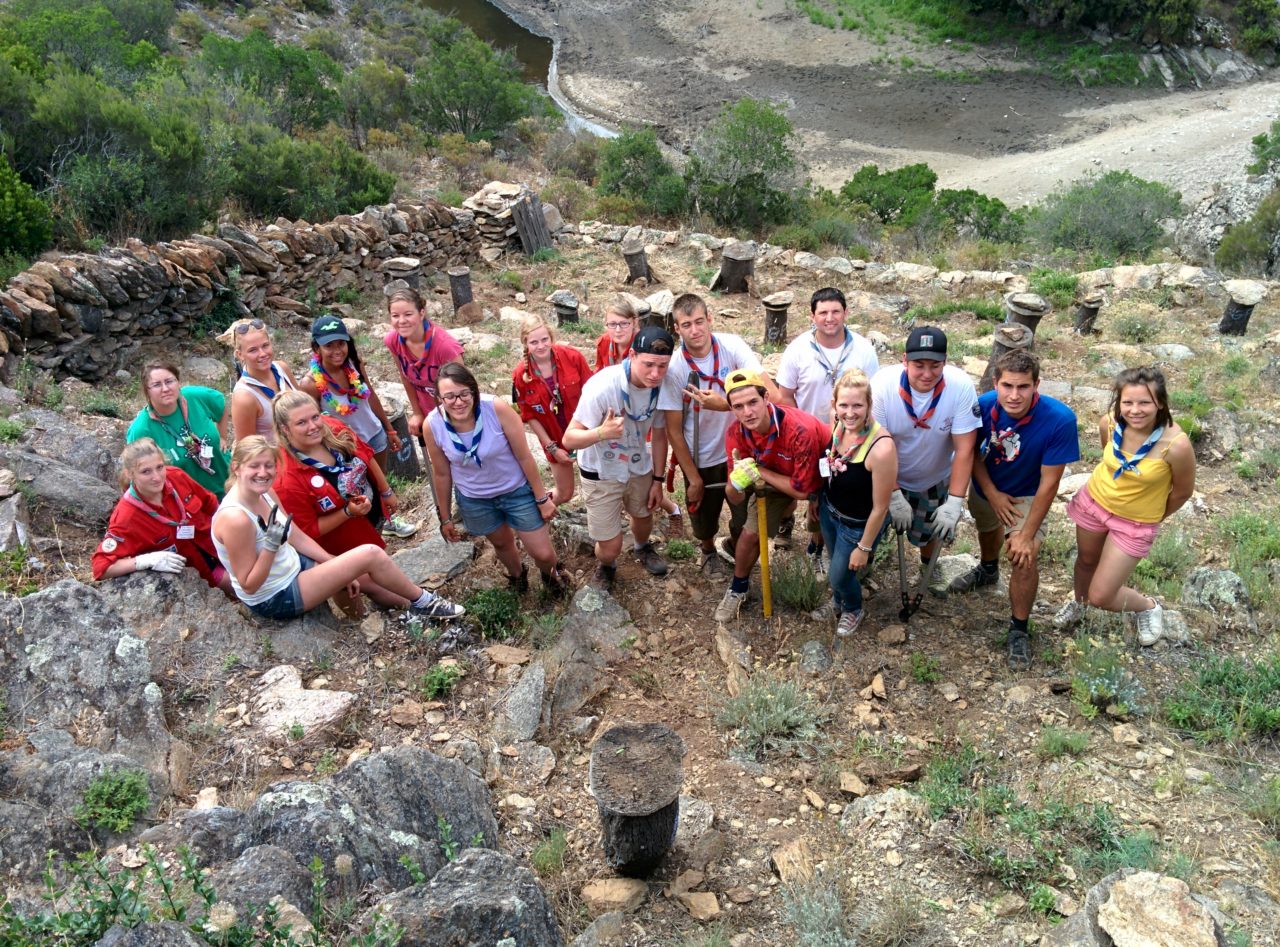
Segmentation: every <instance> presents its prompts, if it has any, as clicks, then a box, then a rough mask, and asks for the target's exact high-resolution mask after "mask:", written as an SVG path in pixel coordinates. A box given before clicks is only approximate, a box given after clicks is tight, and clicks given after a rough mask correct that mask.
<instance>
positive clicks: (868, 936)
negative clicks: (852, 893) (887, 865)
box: [849, 893, 934, 947]
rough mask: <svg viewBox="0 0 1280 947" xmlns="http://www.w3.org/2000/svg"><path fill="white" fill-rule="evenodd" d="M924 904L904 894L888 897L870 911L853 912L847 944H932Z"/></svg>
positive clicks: (859, 946) (869, 946)
mask: <svg viewBox="0 0 1280 947" xmlns="http://www.w3.org/2000/svg"><path fill="white" fill-rule="evenodd" d="M926 910H927V907H926V902H924V901H922V900H921V899H920V898H917V897H914V896H912V895H908V894H901V893H892V894H889V895H888V896H886V897H885V899H884V900H883V901H880V902H879V903H877V904H872V905H870V907H869V908H868V907H860V908H859V909H858V910H856V911H855V912H854V926H853V933H852V935H851V938H850V940H849V944H850V945H851V947H852V945H856V947H915V945H918V944H919V945H923V944H928V943H934V941H933V940H931V939H930V937H929V936H928V935H929V933H930V926H931V925H930V922H929V916H928V914H927V913H926Z"/></svg>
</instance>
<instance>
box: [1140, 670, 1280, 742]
mask: <svg viewBox="0 0 1280 947" xmlns="http://www.w3.org/2000/svg"><path fill="white" fill-rule="evenodd" d="M1163 716H1164V719H1165V721H1166V722H1168V723H1169V725H1170V726H1173V727H1176V728H1177V729H1179V730H1182V731H1184V732H1186V733H1189V734H1191V735H1192V736H1194V737H1195V738H1196V739H1197V740H1200V741H1201V742H1204V743H1209V742H1213V741H1223V742H1229V741H1234V740H1241V739H1249V738H1262V739H1265V738H1267V737H1271V736H1274V735H1276V734H1277V733H1280V655H1276V654H1272V655H1270V656H1269V657H1266V658H1262V659H1259V660H1247V659H1242V658H1236V657H1211V658H1209V660H1208V661H1207V662H1205V663H1204V665H1203V666H1202V667H1201V668H1200V670H1199V671H1197V672H1196V674H1195V675H1194V677H1192V679H1191V680H1189V681H1186V682H1184V683H1183V684H1182V686H1180V687H1178V688H1177V689H1176V691H1175V692H1174V694H1173V695H1172V696H1170V697H1168V698H1166V699H1165V702H1164V706H1163Z"/></svg>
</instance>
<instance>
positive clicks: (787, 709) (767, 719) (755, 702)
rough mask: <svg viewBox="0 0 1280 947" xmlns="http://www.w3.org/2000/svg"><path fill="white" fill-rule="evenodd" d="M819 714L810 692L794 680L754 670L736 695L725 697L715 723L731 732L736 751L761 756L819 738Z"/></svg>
mask: <svg viewBox="0 0 1280 947" xmlns="http://www.w3.org/2000/svg"><path fill="white" fill-rule="evenodd" d="M819 720H820V714H819V710H818V707H817V705H816V704H815V703H814V700H813V698H812V697H810V696H809V693H808V692H807V691H806V690H805V689H804V688H803V687H801V686H800V685H799V684H797V683H796V682H795V681H792V680H786V679H783V678H780V677H776V676H775V675H773V674H772V673H770V672H768V671H757V672H756V673H755V674H753V675H752V676H751V679H750V680H749V681H747V683H746V684H745V685H744V686H743V687H742V689H741V691H740V692H739V693H738V696H737V697H727V698H725V700H724V701H723V703H721V705H720V707H719V708H718V710H717V711H716V723H718V724H719V725H720V726H722V727H725V728H728V729H731V730H733V731H734V734H733V739H734V742H735V743H736V744H737V746H738V748H739V750H740V751H741V752H743V753H744V754H746V755H747V756H749V757H751V758H752V759H760V758H762V757H764V756H766V755H768V754H771V753H778V754H781V753H786V752H791V751H795V750H799V749H800V748H802V747H804V746H806V745H808V744H811V743H813V742H814V741H815V740H816V739H817V738H818V723H819Z"/></svg>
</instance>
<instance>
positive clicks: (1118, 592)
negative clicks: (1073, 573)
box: [1089, 536, 1156, 612]
mask: <svg viewBox="0 0 1280 947" xmlns="http://www.w3.org/2000/svg"><path fill="white" fill-rule="evenodd" d="M1141 561H1142V560H1141V559H1140V558H1138V557H1135V556H1130V555H1128V554H1127V553H1124V552H1122V551H1121V550H1120V547H1119V546H1117V545H1116V544H1115V543H1114V542H1111V541H1110V537H1109V536H1108V542H1107V543H1106V544H1105V545H1104V546H1103V547H1102V557H1101V559H1100V560H1099V562H1098V568H1097V569H1096V570H1095V571H1094V573H1093V579H1092V581H1090V583H1089V601H1090V602H1091V603H1092V604H1094V605H1096V606H1097V607H1098V608H1105V609H1106V610H1107V611H1109V612H1144V611H1146V610H1147V609H1148V608H1151V607H1153V606H1154V605H1155V604H1156V603H1155V601H1154V600H1153V599H1151V598H1148V597H1147V596H1145V595H1143V594H1142V593H1141V592H1139V591H1138V590H1137V589H1131V588H1128V587H1127V586H1125V583H1126V582H1127V581H1129V576H1131V575H1133V570H1134V569H1135V568H1137V565H1138V563H1139V562H1141Z"/></svg>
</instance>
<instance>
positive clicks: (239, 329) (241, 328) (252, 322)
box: [236, 319, 267, 335]
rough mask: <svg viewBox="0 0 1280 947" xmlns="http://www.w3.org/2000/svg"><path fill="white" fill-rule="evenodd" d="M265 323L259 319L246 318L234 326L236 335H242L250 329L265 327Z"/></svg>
mask: <svg viewBox="0 0 1280 947" xmlns="http://www.w3.org/2000/svg"><path fill="white" fill-rule="evenodd" d="M266 327H267V324H266V323H265V322H263V321H262V320H261V319H248V320H246V321H245V322H242V323H240V324H239V325H238V326H236V335H244V334H245V333H246V332H248V331H249V330H250V329H265V328H266Z"/></svg>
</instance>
